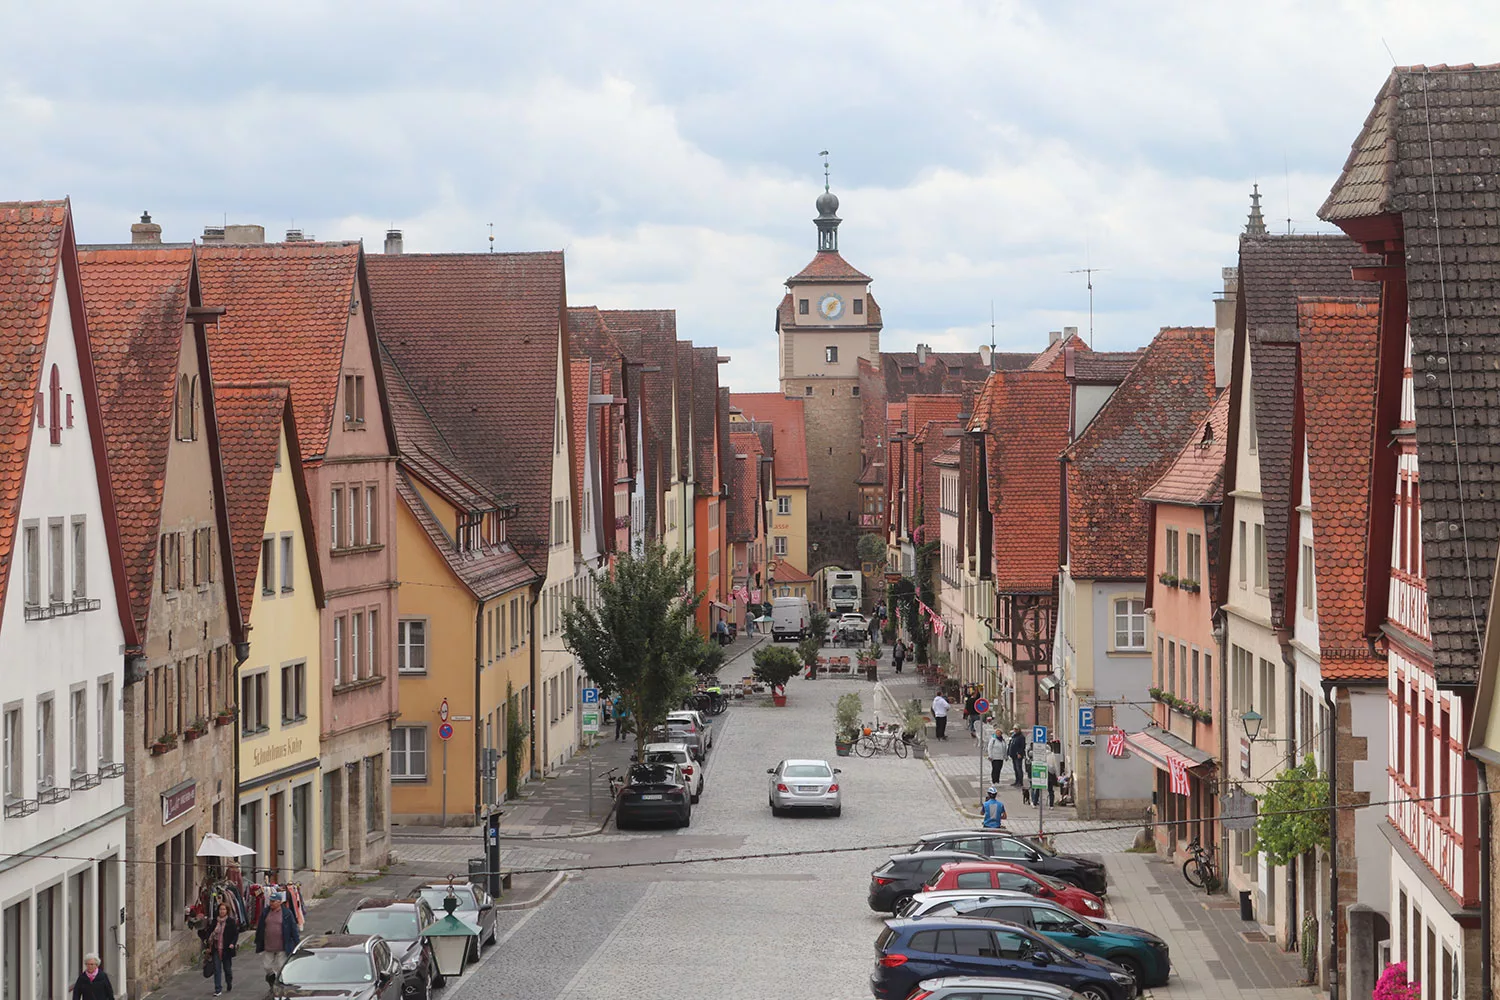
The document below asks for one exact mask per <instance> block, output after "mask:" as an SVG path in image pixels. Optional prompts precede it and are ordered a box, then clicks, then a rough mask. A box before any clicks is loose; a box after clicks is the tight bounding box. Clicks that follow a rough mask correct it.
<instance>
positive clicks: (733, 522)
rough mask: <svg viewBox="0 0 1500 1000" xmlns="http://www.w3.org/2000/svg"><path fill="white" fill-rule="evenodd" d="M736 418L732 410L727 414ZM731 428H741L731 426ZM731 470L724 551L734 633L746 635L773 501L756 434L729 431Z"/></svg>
mask: <svg viewBox="0 0 1500 1000" xmlns="http://www.w3.org/2000/svg"><path fill="white" fill-rule="evenodd" d="M731 413H732V415H738V412H737V411H731ZM735 426H736V427H743V426H746V425H743V424H736V425H735ZM729 446H730V449H731V450H732V451H733V455H732V456H731V458H732V460H733V462H734V467H733V476H734V486H733V488H732V489H731V491H730V499H729V504H728V507H729V524H728V530H727V534H728V537H729V546H730V548H729V551H730V573H731V576H730V585H731V590H730V594H731V598H730V606H731V607H732V608H733V609H734V610H733V614H734V619H733V620H734V621H735V623H736V624H737V625H738V626H739V629H740V631H742V632H744V631H748V629H749V627H750V620H751V619H752V618H754V617H755V615H756V614H757V613H758V611H757V610H756V609H757V607H758V605H760V604H761V603H762V601H763V595H762V587H763V586H764V585H765V575H764V574H765V565H766V559H767V555H766V546H767V539H768V538H769V528H770V524H771V522H770V507H771V504H772V502H773V493H772V472H771V469H770V466H771V465H772V462H773V460H772V459H771V457H770V456H768V455H766V454H765V453H764V451H763V450H762V448H761V441H760V435H759V434H756V433H755V432H754V431H751V430H748V429H746V430H734V431H731V433H730V435H729Z"/></svg>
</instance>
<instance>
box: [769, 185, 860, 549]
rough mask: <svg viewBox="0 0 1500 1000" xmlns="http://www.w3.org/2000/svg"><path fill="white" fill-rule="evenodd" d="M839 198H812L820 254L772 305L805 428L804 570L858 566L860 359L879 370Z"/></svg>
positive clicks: (789, 388) (786, 377) (788, 388)
mask: <svg viewBox="0 0 1500 1000" xmlns="http://www.w3.org/2000/svg"><path fill="white" fill-rule="evenodd" d="M838 208H839V200H838V197H837V196H836V195H834V194H833V193H832V192H831V191H829V190H828V188H827V186H826V185H825V186H824V189H823V193H822V194H821V195H819V196H818V200H817V209H818V217H817V218H816V219H815V220H814V223H815V225H816V226H817V227H818V252H817V254H816V255H815V256H814V257H813V259H812V262H811V263H809V264H808V265H807V266H806V267H804V268H803V269H802V270H801V271H799V272H798V273H796V274H794V275H792V276H791V277H790V278H788V279H787V280H786V287H787V293H786V296H785V297H784V298H783V299H782V300H781V307H780V308H779V309H778V310H777V312H776V332H777V335H778V341H779V342H778V351H779V359H778V360H779V362H780V367H781V391H782V394H783V395H786V396H791V397H796V398H799V399H801V400H802V401H803V407H804V410H803V413H804V419H805V423H806V427H807V466H808V478H809V480H810V482H809V486H808V495H807V507H808V509H807V543H808V545H807V547H808V552H807V562H808V565H807V571H808V573H811V574H816V573H817V572H818V570H819V569H822V568H824V567H826V566H840V567H842V568H844V569H858V568H859V557H858V555H857V553H856V544H857V542H858V539H859V534H860V528H859V512H860V510H861V495H860V491H859V487H858V485H857V483H856V480H858V478H859V476H860V472H861V470H862V463H863V455H862V440H863V422H862V419H861V418H862V412H863V406H864V403H866V402H868V400H861V399H860V395H859V393H860V378H859V367H860V366H859V362H860V359H861V358H863V359H864V360H865V361H867V362H869V364H871V365H873V366H874V368H875V370H876V371H879V370H880V308H879V307H878V306H877V305H876V304H875V300H874V298H872V297H871V295H870V278H869V276H868V275H866V274H862V273H861V272H859V271H857V270H855V269H854V268H853V267H851V266H850V265H849V263H848V261H846V260H844V258H843V257H841V256H839V240H838V229H839V222H840V221H841V220H840V219H839V217H838Z"/></svg>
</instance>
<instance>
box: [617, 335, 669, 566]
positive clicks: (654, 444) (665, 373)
mask: <svg viewBox="0 0 1500 1000" xmlns="http://www.w3.org/2000/svg"><path fill="white" fill-rule="evenodd" d="M600 314H601V315H602V316H603V317H604V322H605V324H606V325H607V326H608V327H609V328H610V329H611V330H613V331H615V336H616V338H617V339H618V340H619V341H620V345H621V349H622V350H623V351H624V352H625V355H626V357H628V358H629V359H630V360H631V361H639V362H641V363H642V364H644V365H647V366H651V367H656V368H660V369H661V370H660V371H658V372H647V371H642V370H641V369H638V368H633V369H631V375H630V377H631V379H632V380H633V383H634V384H633V385H632V386H631V388H632V389H633V390H638V392H637V393H636V394H637V395H638V396H639V398H640V400H641V405H642V406H643V407H644V409H645V418H646V434H645V438H646V440H645V446H644V449H643V450H644V452H645V454H643V455H642V456H640V462H641V468H640V471H639V472H638V473H637V475H638V476H640V477H642V479H643V482H644V484H645V493H646V498H645V499H646V525H647V535H648V537H650V538H659V537H660V531H661V524H662V517H661V511H660V509H659V507H660V504H661V498H662V494H663V493H664V492H665V491H666V489H667V486H668V485H669V484H670V483H671V481H672V445H673V442H672V406H673V402H672V399H673V392H674V387H675V385H676V381H677V374H676V372H677V348H676V344H677V312H676V310H673V309H601V310H600Z"/></svg>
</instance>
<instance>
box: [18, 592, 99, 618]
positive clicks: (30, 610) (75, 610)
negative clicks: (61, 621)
mask: <svg viewBox="0 0 1500 1000" xmlns="http://www.w3.org/2000/svg"><path fill="white" fill-rule="evenodd" d="M99 608H100V604H99V599H98V598H97V597H92V598H90V597H80V598H78V599H77V600H73V601H59V602H58V603H56V604H28V605H27V606H26V616H25V617H26V620H27V621H29V622H44V621H48V620H50V619H53V618H66V617H68V616H69V615H78V614H82V613H83V612H85V611H98V610H99Z"/></svg>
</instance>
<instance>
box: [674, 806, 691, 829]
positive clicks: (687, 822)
mask: <svg viewBox="0 0 1500 1000" xmlns="http://www.w3.org/2000/svg"><path fill="white" fill-rule="evenodd" d="M677 825H678V826H679V827H682V826H692V825H693V810H691V809H689V810H688V811H687V812H685V813H683V814H682V822H681V823H678V824H677Z"/></svg>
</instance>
